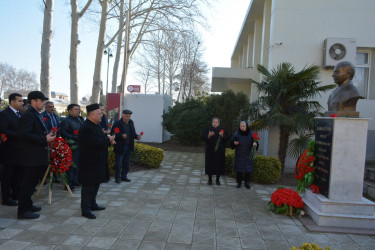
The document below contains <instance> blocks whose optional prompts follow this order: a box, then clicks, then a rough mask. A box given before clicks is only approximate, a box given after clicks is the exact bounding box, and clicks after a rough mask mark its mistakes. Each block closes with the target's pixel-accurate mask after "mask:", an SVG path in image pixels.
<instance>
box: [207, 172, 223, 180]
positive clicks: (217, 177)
mask: <svg viewBox="0 0 375 250" xmlns="http://www.w3.org/2000/svg"><path fill="white" fill-rule="evenodd" d="M208 179H209V180H211V181H212V174H209V175H208ZM216 180H220V175H219V174H217V175H216Z"/></svg>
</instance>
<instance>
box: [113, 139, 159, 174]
mask: <svg viewBox="0 0 375 250" xmlns="http://www.w3.org/2000/svg"><path fill="white" fill-rule="evenodd" d="M163 158H164V151H163V149H161V148H156V147H152V146H149V145H145V144H142V143H138V142H135V143H134V151H133V152H132V153H131V155H130V161H131V162H133V163H134V164H137V165H141V166H144V167H148V168H158V167H160V164H161V162H162V161H163ZM108 169H109V174H110V175H114V174H115V153H114V152H113V147H109V148H108Z"/></svg>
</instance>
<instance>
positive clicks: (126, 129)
mask: <svg viewBox="0 0 375 250" xmlns="http://www.w3.org/2000/svg"><path fill="white" fill-rule="evenodd" d="M132 113H133V112H131V111H130V110H128V109H125V110H124V111H122V118H121V119H120V120H118V121H116V122H115V123H114V124H113V126H112V130H111V134H114V135H115V140H116V144H115V146H114V150H113V151H114V152H115V155H116V157H115V182H116V183H117V184H119V183H121V181H126V182H130V181H131V180H130V179H129V178H128V172H129V167H130V153H131V152H132V151H133V150H134V140H135V139H137V140H140V139H141V136H140V135H138V134H137V133H136V132H135V128H134V122H133V120H132V119H130V117H131V115H132Z"/></svg>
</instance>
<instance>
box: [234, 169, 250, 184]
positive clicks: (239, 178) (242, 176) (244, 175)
mask: <svg viewBox="0 0 375 250" xmlns="http://www.w3.org/2000/svg"><path fill="white" fill-rule="evenodd" d="M242 181H245V183H246V182H250V173H239V172H237V183H241V182H242Z"/></svg>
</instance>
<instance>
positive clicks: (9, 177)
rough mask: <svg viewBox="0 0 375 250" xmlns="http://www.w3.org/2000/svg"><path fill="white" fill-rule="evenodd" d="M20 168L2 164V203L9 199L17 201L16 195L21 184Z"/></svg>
mask: <svg viewBox="0 0 375 250" xmlns="http://www.w3.org/2000/svg"><path fill="white" fill-rule="evenodd" d="M21 170H22V167H21V166H18V165H15V164H4V169H3V176H2V179H1V196H2V199H3V202H5V201H7V200H8V199H9V198H12V199H13V200H18V194H19V191H20V188H21V182H22V171H21Z"/></svg>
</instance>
